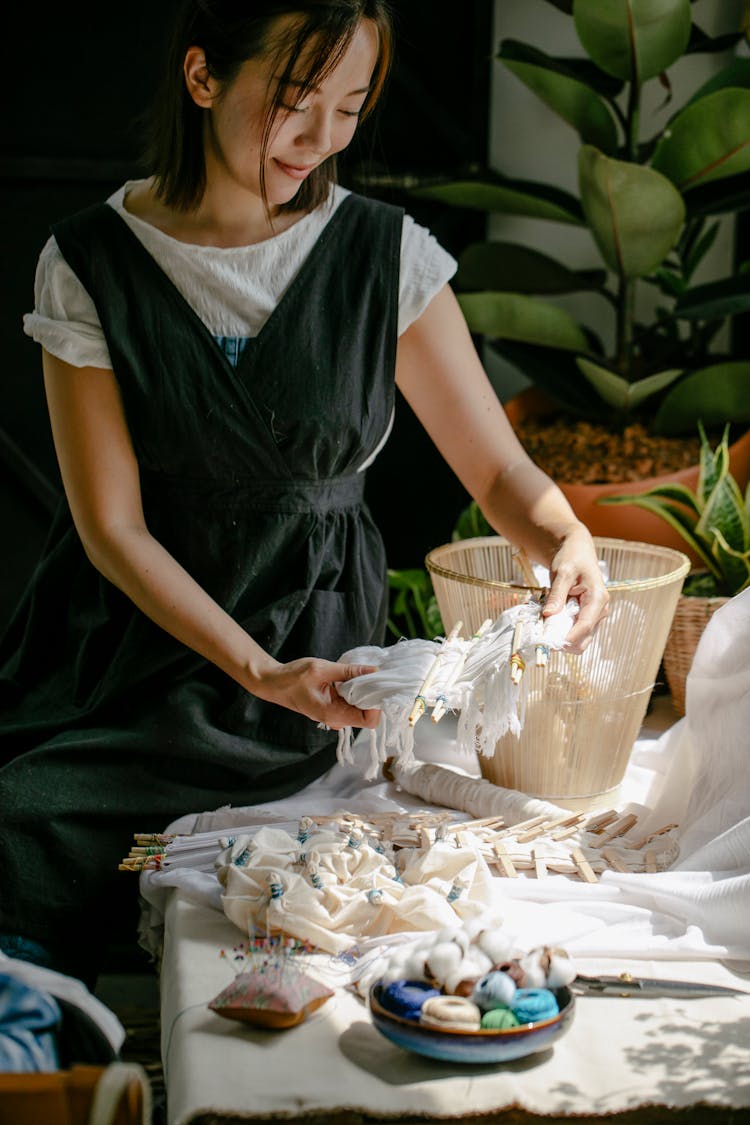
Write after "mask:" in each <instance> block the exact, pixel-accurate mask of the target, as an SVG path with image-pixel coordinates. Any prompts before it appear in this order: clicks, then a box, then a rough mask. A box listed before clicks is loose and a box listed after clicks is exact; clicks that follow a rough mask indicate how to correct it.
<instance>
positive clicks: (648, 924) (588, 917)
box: [141, 590, 750, 963]
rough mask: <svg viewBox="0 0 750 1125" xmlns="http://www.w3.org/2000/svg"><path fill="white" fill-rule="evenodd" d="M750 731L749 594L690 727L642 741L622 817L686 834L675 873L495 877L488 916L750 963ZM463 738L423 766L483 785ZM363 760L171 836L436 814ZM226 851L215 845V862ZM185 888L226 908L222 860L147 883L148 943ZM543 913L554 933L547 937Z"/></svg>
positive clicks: (695, 674)
mask: <svg viewBox="0 0 750 1125" xmlns="http://www.w3.org/2000/svg"><path fill="white" fill-rule="evenodd" d="M430 728H431V729H430ZM749 730H750V590H747V591H744V592H743V593H742V594H739V595H737V596H736V597H735V598H733V599H731V600H730V601H729V602H728V603H726V604H725V605H724V606H723V607H722V608H721V609H720V610H719V611H718V612H717V613H716V614H715V615H714V616H713V618H712V619H711V620H710V622H709V624H708V626H707V628H706V631H705V633H704V635H703V637H702V639H701V642H700V644H699V647H698V651H697V653H696V656H695V659H694V662H693V667H692V669H691V672H690V675H689V676H688V682H687V708H686V715H685V717H684V718H683V719H680V720H679V721H678V722H675V723H673V724H672V725H671V726H670V727H669V728H668V729H667V730H666V731H665V732H664V733H663V734H662V735H661V736H660V737H658V738H653V737H651V738H648V737H643V738H641V739H639V740H638V742H637V743H636V745H635V747H634V750H633V753H632V755H631V759H630V764H629V767H628V771H627V774H626V777H625V781H624V783H623V786H622V789H621V799H620V801H619V802H618V807H619V809H620V810H621V811H622V812H628V811H634V812H636V813H637V814H638V817H639V826H640V827H641V828H642V829H643V831H644V832H646V831H648V830H649V829H655V828H658V827H661V826H663V825H664V824H667V823H676V824H677V825H678V826H679V827H678V830H677V833H676V835H677V841H678V844H679V856H678V858H677V860H676V862H675V863H674V864H673V865H672V866H671V867H670V868H669V869H668V870H665V871H659V872H655V873H648V874H636V873H633V874H621V873H619V872H616V871H606V872H605V873H604V874H603V875H602V876H601V878H600V879H599V881H598V882H597V883H594V884H587V883H582V882H578V881H576V880H574V879H571V878H568V877H565V876H563V875H552V876H550V877H548V878H546V879H542V880H539V879H534V878H524V877H521V878H517V879H500V878H492V879H491V880H489V881H488V888H489V889H488V891H487V899H488V901H487V907H488V908H492V909H493V910H496V911H497V910H499V911H500V912H501V913H502V914H503V915H504V916H505V917H507V918H508V919H509V920H512V921H513V924H514V929H515V930H516V933H517V936H518V938H519V940H520V941H522V942H524V943H525V944H527V945H528V947H531V946H533V945H535V944H538V943H539V941H540V938H543V940H544V941H546V942H550V943H554V944H558V945H563V946H565V948H567V949H568V950H569V951H570V952H571V953H573V954H574V955H575V956H576V957H578V956H587V957H604V958H610V957H614V958H617V957H623V956H630V957H638V958H643V957H647V958H664V959H666V958H675V959H687V960H700V959H707V960H708V959H731V960H733V961H736V962H738V963H739V962H742V961H750V926H748V919H749V918H750V771H749V770H748V769H747V749H748V731H749ZM451 735H453V736H455V727H451V725H450V722H449V721H448V720H443V722H442V723H441V724H439V726H438V727H434V726H433V725H432V724H429V725H428V724H419V726H418V727H417V739H416V745H415V754H416V757H417V758H418V759H426V760H432V761H437V762H438V763H442V764H445V765H449V766H451V767H452V768H454V769H458V770H462V771H464V772H467V773H474V774H475V775H476V774H477V772H478V771H477V770H476V768H475V763H473V762H471V761H469V760H467V758H466V756H465V755H462V754H461V753H460V752H458V750H457V748H456V745H455V737H453V738H452V737H451ZM602 752H604V753H606V747H602ZM354 756H355V763H356V766H359V768H356V766H355V768H353V767H352V766H351V765H344V766H341V765H337V766H335V767H334V768H333V769H332V770H331V771H330V772H329V773H328V774H327V775H325V776H324V777H323V778H321V779H319V780H318V781H316V782H314V783H313V784H312V785H310V786H308V787H307V788H306V789H305V790H303V791H302V792H300V793H298V794H296V795H295V796H294V797H292V798H289V799H286V800H283V801H277V802H274V803H272V804H268V805H264V806H255V807H252V808H247V807H246V808H236V809H232V808H227V809H220V810H216V811H214V812H208V813H203V814H197V815H194V816H190V817H184V818H182V819H181V820H180V821H177V822H175V823H174V824H172V825H171V826H169V828H170V830H171V831H175V832H191V831H203V832H208V833H211V834H212V835H210V836H209V837H208V839H209V840H214V841H216V840H217V839H218V833H219V831H220V830H221V829H226V828H229V827H234V828H237V827H241V826H248V825H253V824H259V823H260V824H262V823H276V822H281V823H286V824H287V826H288V828H289V830H290V831H291V830H292V828H293V829H294V831H295V832H296V826H297V822H298V819H299V817H301V816H304V815H320V814H325V813H334V812H337V811H341V810H347V811H351V812H363V813H366V812H383V811H388V810H405V809H410V808H424V807H425V806H424V805H423V804H421V803H420V802H419V801H418V800H416V799H414V797H413V796H412V795H411V794H409V793H407V792H406V791H405V790H399V789H398V788H397V787H396V786H395V785H393V784H392V783H389V782H386V781H382V780H375V781H372V782H370V783H367V782H365V781H364V780H363V774H364V772H365V770H366V768H367V766H368V764H369V762H368V758H369V755H368V752H367V747H366V746H364V745H363V746H361V751H360V744H359V743H355V746H354ZM467 811H468V810H467ZM519 819H520V818H519ZM218 850H219V849H218V844H215V845H214V852H213V854H214V855H215V854H216V853H217V852H218ZM208 853H209V854H210V853H211V849H210V847H209V849H208ZM171 887H180V888H181V889H182V890H183V891H184V893H185V894H186V895H187V896H188V897H189V898H190V899H191V900H192V901H194V902H199V903H202V904H204V905H208V906H210V907H212V908H213V909H216V910H222V900H221V889H222V888H221V886H220V884H219V881H218V879H217V877H216V873H215V871H214V870H213V859H210V860H209V861H208V862H207V863H204V865H203V868H202V869H201V868H200V867H198V866H196V867H194V868H191V867H174V868H169V869H167V870H164V871H161V872H151V873H144V874H143V875H142V876H141V890H142V894H143V897H144V900H145V905H146V908H145V910H144V916H143V934H142V940H143V942H144V944H145V945H146V946H147V947H150V948H152V949H155V948H157V947H158V941H159V926H160V923H161V920H162V914H163V912H164V904H165V895H166V893H167V891H168V889H169V888H171ZM540 906H543V907H544V911H543V918H544V934H543V935H540V933H539V929H538V927H539V919H540V917H542V915H541V914H540V913H538V910H539V907H540ZM526 919H528V932H524V923H525V920H526Z"/></svg>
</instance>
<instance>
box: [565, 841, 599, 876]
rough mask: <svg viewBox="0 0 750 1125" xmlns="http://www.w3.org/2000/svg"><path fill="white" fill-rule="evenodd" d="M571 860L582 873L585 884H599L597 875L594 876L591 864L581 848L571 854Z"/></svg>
mask: <svg viewBox="0 0 750 1125" xmlns="http://www.w3.org/2000/svg"><path fill="white" fill-rule="evenodd" d="M570 858H571V859H572V860H573V863H574V864H575V865H576V867H577V868H578V870H579V872H580V873H581V878H582V879H583V881H584V883H598V882H599V880H598V879H597V877H596V875H595V874H594V871H593V868H592V867H591V864H590V863H589V861H588V860H587V859H586V856H585V855H584V854H583V852H582V851H581V849H580V848H574V849H573V851H572V852H571V854H570Z"/></svg>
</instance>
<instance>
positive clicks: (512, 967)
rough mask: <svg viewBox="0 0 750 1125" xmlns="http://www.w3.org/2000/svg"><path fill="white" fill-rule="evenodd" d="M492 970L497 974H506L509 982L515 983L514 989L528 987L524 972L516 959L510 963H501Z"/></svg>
mask: <svg viewBox="0 0 750 1125" xmlns="http://www.w3.org/2000/svg"><path fill="white" fill-rule="evenodd" d="M493 968H494V969H496V970H497V972H499V973H507V974H508V976H509V977H510V978H511V980H513V981H514V982H515V985H516V988H527V987H528V981H527V980H526V970H525V969H524V967H523V965H522V964H521V962H520V961H519V960H518V958H517V957H515V958H514V959H513V960H512V961H502V962H501V963H500V964H499V965H493Z"/></svg>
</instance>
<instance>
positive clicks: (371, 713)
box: [323, 696, 380, 730]
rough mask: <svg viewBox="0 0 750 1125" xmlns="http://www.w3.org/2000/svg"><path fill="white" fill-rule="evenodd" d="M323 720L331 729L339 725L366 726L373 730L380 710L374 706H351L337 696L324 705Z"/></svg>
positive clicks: (378, 719) (377, 721)
mask: <svg viewBox="0 0 750 1125" xmlns="http://www.w3.org/2000/svg"><path fill="white" fill-rule="evenodd" d="M323 721H324V722H325V723H326V724H327V725H328V726H329V727H331V728H332V729H334V728H336V729H337V728H339V727H367V728H368V729H371V730H374V728H375V727H376V726H377V725H378V723H379V721H380V711H379V710H378V709H377V708H375V707H366V708H362V707H353V706H352V704H351V703H347V702H346V700H345V699H342V698H341V696H337V697H336V699H335V700H332V701H331V704H330V706H328V707H326V709H325V715H324V717H323Z"/></svg>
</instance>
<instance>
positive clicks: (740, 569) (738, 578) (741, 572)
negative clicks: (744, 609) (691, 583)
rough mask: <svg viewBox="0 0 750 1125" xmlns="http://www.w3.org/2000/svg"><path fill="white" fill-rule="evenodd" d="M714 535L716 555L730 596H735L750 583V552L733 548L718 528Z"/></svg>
mask: <svg viewBox="0 0 750 1125" xmlns="http://www.w3.org/2000/svg"><path fill="white" fill-rule="evenodd" d="M714 536H715V542H714V556H715V558H716V561H717V563H718V564H719V566H720V568H721V572H722V574H723V575H724V580H725V583H726V589H727V591H728V593H729V596H730V597H734V595H735V594H739V593H740V591H741V590H745V589H746V588H747V587H748V586H749V585H750V552H748V551H735V550H733V549H732V547H730V546H729V544H728V543H727V541H726V540H725V538H724V536H723V535H722V534H721V532H720V531H719V530H718V529H716V530H715V531H714Z"/></svg>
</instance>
